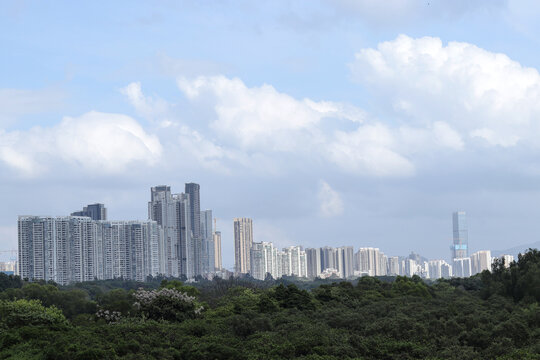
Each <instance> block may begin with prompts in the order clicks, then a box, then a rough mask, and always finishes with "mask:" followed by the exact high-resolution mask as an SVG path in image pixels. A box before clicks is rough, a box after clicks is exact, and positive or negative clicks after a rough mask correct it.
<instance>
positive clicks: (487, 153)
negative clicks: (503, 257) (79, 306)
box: [0, 0, 540, 266]
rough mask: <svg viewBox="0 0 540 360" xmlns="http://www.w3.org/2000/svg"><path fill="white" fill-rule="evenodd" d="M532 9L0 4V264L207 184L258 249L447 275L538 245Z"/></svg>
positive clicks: (209, 204)
mask: <svg viewBox="0 0 540 360" xmlns="http://www.w3.org/2000/svg"><path fill="white" fill-rule="evenodd" d="M539 13H540V7H539V6H538V5H537V4H536V2H533V1H497V0H490V1H487V0H486V1H475V2H470V1H465V0H463V1H459V0H456V1H432V0H430V1H425V2H419V1H409V0H390V1H387V2H385V3H384V5H382V2H380V1H375V0H358V1H348V0H338V1H323V0H320V1H267V2H264V1H260V2H251V1H206V2H195V1H192V2H191V1H156V2H137V1H125V2H121V1H115V2H93V3H88V4H81V3H74V2H55V3H35V2H25V1H14V2H10V1H5V2H2V3H1V4H0V45H1V49H2V52H1V56H0V187H1V189H2V190H1V192H0V196H1V200H2V203H3V204H5V206H3V207H2V208H1V209H0V248H1V249H11V248H15V247H16V219H17V216H18V215H22V214H36V215H37V214H39V215H65V214H68V213H70V212H71V211H75V210H77V209H79V208H81V207H82V206H83V205H84V204H87V203H92V202H104V203H105V204H106V205H107V207H108V209H109V215H110V217H111V218H113V219H135V218H138V219H145V218H146V216H147V205H146V202H147V201H148V199H149V191H150V190H149V189H150V187H151V186H153V185H158V184H169V185H171V186H172V187H173V190H175V191H177V192H181V191H182V190H183V184H184V183H185V182H191V181H194V182H198V183H200V184H201V201H202V206H203V207H204V208H211V209H213V210H214V212H215V216H216V217H217V218H218V229H219V230H221V231H222V232H223V249H224V250H223V251H224V254H223V255H224V264H225V265H226V266H232V265H233V261H234V260H233V239H232V218H233V217H238V216H247V217H252V218H253V219H254V236H255V240H256V241H274V242H275V243H277V244H279V245H282V246H286V245H290V244H302V245H304V246H306V247H309V246H324V245H333V246H340V245H354V246H355V247H359V246H378V247H380V248H381V250H382V251H384V252H385V253H387V254H389V255H405V254H408V253H409V252H410V251H416V252H419V253H421V254H423V255H425V256H428V257H430V258H443V259H447V258H448V257H449V244H450V241H451V213H452V211H455V210H458V209H462V210H465V211H467V213H468V218H469V228H470V234H469V239H470V248H471V249H472V250H479V249H493V250H495V249H504V248H508V247H511V246H514V245H518V244H525V243H530V242H534V241H537V240H538V234H539V231H540V226H539V225H538V220H537V219H538V218H539V217H540V207H539V206H538V204H540V191H539V190H540V181H539V180H540V164H539V163H538V160H537V159H538V158H539V155H540V74H539V72H538V70H539V69H540V56H539V50H538V49H539V46H538V45H539V40H538V37H537V34H538V33H539V31H540V26H539V25H537V23H538V21H537V19H538V15H539Z"/></svg>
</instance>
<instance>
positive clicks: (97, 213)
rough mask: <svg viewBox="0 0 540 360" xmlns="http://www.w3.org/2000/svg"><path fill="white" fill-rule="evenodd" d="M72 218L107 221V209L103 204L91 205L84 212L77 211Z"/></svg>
mask: <svg viewBox="0 0 540 360" xmlns="http://www.w3.org/2000/svg"><path fill="white" fill-rule="evenodd" d="M71 216H88V217H89V218H91V219H92V220H107V208H105V205H103V204H90V205H87V206H85V207H83V210H82V211H75V212H73V213H71Z"/></svg>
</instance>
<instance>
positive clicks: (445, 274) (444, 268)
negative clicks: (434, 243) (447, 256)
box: [441, 262, 452, 279]
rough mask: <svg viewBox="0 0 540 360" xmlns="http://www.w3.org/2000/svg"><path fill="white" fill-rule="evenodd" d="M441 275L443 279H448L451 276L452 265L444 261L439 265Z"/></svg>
mask: <svg viewBox="0 0 540 360" xmlns="http://www.w3.org/2000/svg"><path fill="white" fill-rule="evenodd" d="M441 277H442V278H443V279H449V278H451V277H452V265H450V264H448V263H447V262H444V263H443V264H442V265H441Z"/></svg>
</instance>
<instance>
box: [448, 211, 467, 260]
mask: <svg viewBox="0 0 540 360" xmlns="http://www.w3.org/2000/svg"><path fill="white" fill-rule="evenodd" d="M452 225H453V244H452V248H451V250H452V259H459V258H466V257H469V235H468V231H467V216H466V214H465V212H464V211H457V212H454V213H453V214H452Z"/></svg>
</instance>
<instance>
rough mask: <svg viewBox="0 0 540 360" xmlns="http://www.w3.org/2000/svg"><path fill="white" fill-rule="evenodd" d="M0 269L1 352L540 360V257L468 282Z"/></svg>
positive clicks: (10, 355)
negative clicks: (136, 277) (105, 276)
mask: <svg viewBox="0 0 540 360" xmlns="http://www.w3.org/2000/svg"><path fill="white" fill-rule="evenodd" d="M199 280H200V281H198V282H197V283H193V284H190V285H186V284H183V283H182V282H180V281H178V280H172V279H169V280H167V279H161V278H159V279H157V278H156V279H151V281H149V282H146V283H136V282H129V281H122V280H111V281H94V282H88V283H82V284H74V285H72V286H67V287H60V286H57V285H56V284H46V283H39V282H34V283H28V282H24V281H21V280H20V279H19V278H17V277H13V276H7V275H3V274H0V359H293V358H298V359H306V360H307V359H311V360H315V359H327V360H330V359H540V306H539V304H538V302H539V301H540V252H538V251H537V250H530V251H529V252H527V253H526V254H524V255H522V256H520V257H519V259H518V261H517V262H515V263H512V264H510V267H508V268H507V267H505V266H504V264H502V263H500V262H497V263H495V265H494V267H493V271H492V272H488V271H485V272H483V273H482V274H479V275H477V276H474V277H471V278H467V279H451V280H439V281H435V282H425V281H423V280H422V279H420V278H419V277H416V276H415V277H413V278H405V277H397V278H383V279H380V278H373V277H364V278H361V279H359V280H357V281H354V282H346V281H343V282H337V281H335V280H334V281H332V280H326V281H324V280H317V281H315V282H307V281H301V280H299V279H296V280H295V279H283V280H279V281H273V280H271V279H267V280H265V281H256V280H253V279H250V278H241V279H233V278H231V279H228V280H221V279H215V280H213V281H207V280H202V279H199Z"/></svg>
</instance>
